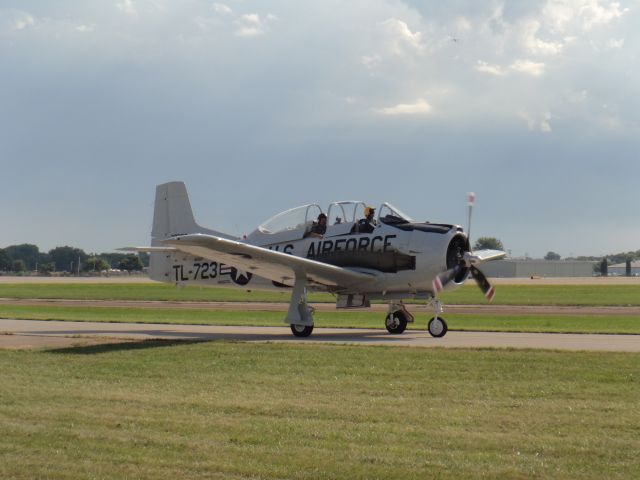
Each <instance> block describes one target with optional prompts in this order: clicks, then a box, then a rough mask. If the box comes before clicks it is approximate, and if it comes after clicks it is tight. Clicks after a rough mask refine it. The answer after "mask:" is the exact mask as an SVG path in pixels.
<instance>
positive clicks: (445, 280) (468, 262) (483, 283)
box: [433, 192, 496, 301]
mask: <svg viewBox="0 0 640 480" xmlns="http://www.w3.org/2000/svg"><path fill="white" fill-rule="evenodd" d="M475 201H476V194H475V193H473V192H471V193H469V197H468V205H469V224H468V228H467V239H468V242H469V243H468V244H467V245H471V243H470V232H471V215H472V212H473V206H474V204H475ZM467 245H465V246H464V248H463V247H462V246H461V245H453V242H452V245H450V250H451V247H453V250H451V251H450V252H449V251H448V252H447V265H451V263H455V265H454V266H453V267H452V268H449V269H448V270H445V271H444V272H442V273H440V274H438V275H436V278H434V279H433V291H434V292H435V293H436V294H438V293H440V292H442V291H443V290H444V289H445V287H446V286H447V285H448V284H449V283H451V282H452V281H453V280H456V279H457V280H458V281H463V280H464V277H466V275H467V274H471V277H473V279H474V280H475V281H476V283H477V284H478V287H480V290H482V293H483V294H484V296H485V297H486V298H487V300H489V301H492V300H493V297H494V296H495V294H496V290H495V288H494V287H493V286H492V285H491V283H489V280H488V279H487V276H486V275H485V274H484V273H482V270H480V269H479V268H478V267H476V265H475V264H476V263H480V261H481V260H480V258H479V257H476V256H474V255H473V253H472V252H470V251H469V250H468V249H469V247H468V246H467ZM464 270H467V271H468V273H467V274H465V273H464ZM461 275H462V278H461Z"/></svg>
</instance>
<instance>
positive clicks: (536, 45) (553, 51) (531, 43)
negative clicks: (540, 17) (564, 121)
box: [521, 20, 562, 55]
mask: <svg viewBox="0 0 640 480" xmlns="http://www.w3.org/2000/svg"><path fill="white" fill-rule="evenodd" d="M539 30H540V22H539V21H537V20H529V21H526V22H524V23H523V24H522V26H521V35H522V36H521V43H522V45H523V46H524V48H525V49H526V50H527V51H528V52H529V53H533V54H534V55H559V54H560V53H561V52H562V43H559V42H551V41H549V42H547V41H544V40H541V39H540V38H538V37H537V33H538V31H539Z"/></svg>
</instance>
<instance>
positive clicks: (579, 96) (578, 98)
mask: <svg viewBox="0 0 640 480" xmlns="http://www.w3.org/2000/svg"><path fill="white" fill-rule="evenodd" d="M567 100H568V101H569V102H570V103H576V104H578V103H584V102H586V100H587V91H586V90H580V91H578V92H569V93H568V94H567Z"/></svg>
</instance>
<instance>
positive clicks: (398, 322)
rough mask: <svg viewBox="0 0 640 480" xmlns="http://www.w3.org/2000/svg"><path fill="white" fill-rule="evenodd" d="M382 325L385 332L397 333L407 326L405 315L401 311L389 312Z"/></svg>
mask: <svg viewBox="0 0 640 480" xmlns="http://www.w3.org/2000/svg"><path fill="white" fill-rule="evenodd" d="M384 326H385V327H387V332H389V333H391V334H393V335H398V334H400V333H402V332H404V331H405V329H406V328H407V317H406V316H405V314H404V313H402V312H401V311H398V312H394V313H390V314H389V315H387V318H385V320H384Z"/></svg>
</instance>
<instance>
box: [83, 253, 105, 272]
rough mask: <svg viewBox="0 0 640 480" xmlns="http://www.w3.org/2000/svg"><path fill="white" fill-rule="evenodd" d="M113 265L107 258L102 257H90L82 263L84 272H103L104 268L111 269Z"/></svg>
mask: <svg viewBox="0 0 640 480" xmlns="http://www.w3.org/2000/svg"><path fill="white" fill-rule="evenodd" d="M110 268H111V266H110V265H109V264H108V263H107V261H106V260H104V259H102V258H100V257H96V256H93V257H89V258H87V260H85V262H84V263H83V264H82V271H84V272H101V271H103V270H109V269H110Z"/></svg>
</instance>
